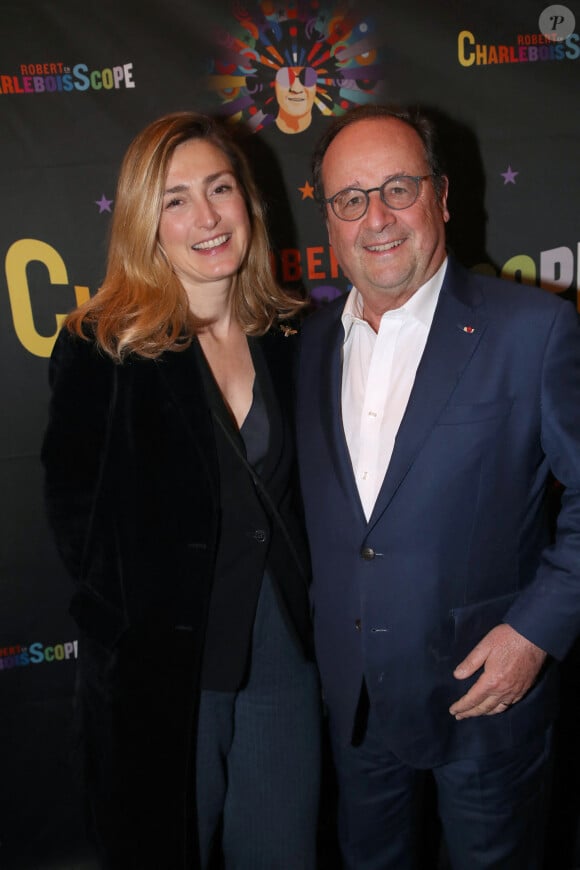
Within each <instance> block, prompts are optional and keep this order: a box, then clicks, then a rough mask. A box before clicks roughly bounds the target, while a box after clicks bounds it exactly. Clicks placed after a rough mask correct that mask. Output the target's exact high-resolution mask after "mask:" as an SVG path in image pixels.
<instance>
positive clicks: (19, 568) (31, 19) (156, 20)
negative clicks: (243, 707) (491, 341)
mask: <svg viewBox="0 0 580 870" xmlns="http://www.w3.org/2000/svg"><path fill="white" fill-rule="evenodd" d="M441 7H442V8H441ZM577 20H580V5H579V3H578V2H577V0H574V2H570V3H568V4H567V6H561V5H558V6H546V5H544V3H543V2H540V3H535V2H531V0H512V2H510V3H506V2H505V0H501V2H500V0H489V2H487V3H486V4H479V3H474V2H463V0H447V2H446V3H445V4H433V3H432V2H431V0H382V2H380V0H376V2H372V0H369V2H365V0H361V2H356V3H352V4H350V5H349V4H348V3H344V4H343V3H340V2H339V0H336V2H326V0H307V2H298V0H295V2H292V0H282V2H281V3H279V4H274V3H273V2H269V0H264V2H262V3H257V2H255V0H247V2H246V3H245V4H244V3H242V2H241V0H240V2H230V0H213V2H212V3H211V4H208V3H206V2H202V0H169V2H167V0H148V2H147V3H142V2H138V3H137V2H133V0H101V2H98V3H96V2H92V0H87V2H85V3H79V2H78V0H0V122H1V127H0V131H1V132H0V173H1V176H0V177H1V191H2V197H1V211H0V256H1V257H2V260H3V269H2V270H0V355H1V363H2V373H3V375H2V387H1V390H2V392H1V396H0V412H1V415H2V420H1V423H0V498H1V500H2V526H1V530H0V536H1V538H0V589H1V597H0V802H1V804H0V841H1V845H0V865H1V866H2V867H14V868H16V867H19V868H20V867H22V868H28V867H30V868H36V867H45V866H46V867H48V866H54V867H64V866H68V864H67V857H66V856H72V855H74V854H75V850H76V849H77V846H78V848H79V849H80V850H81V852H82V834H81V827H80V821H79V818H80V812H79V795H78V791H77V789H76V785H75V783H74V780H73V776H72V773H71V768H70V763H69V756H70V742H71V740H70V735H71V727H72V726H71V718H72V712H71V711H72V702H71V699H72V692H73V686H74V677H75V657H76V634H75V627H74V624H73V623H72V621H71V620H70V618H69V617H68V615H67V602H68V596H69V580H68V579H67V577H66V576H65V575H64V572H63V570H62V568H61V566H60V564H59V562H58V559H57V557H56V553H55V550H54V547H53V544H52V542H51V540H50V537H49V535H48V530H47V526H46V521H45V517H44V512H43V506H42V494H41V485H42V479H41V470H40V464H39V449H40V443H41V438H42V433H43V430H44V426H45V422H46V412H47V401H48V390H47V380H46V375H47V359H48V356H49V355H50V351H51V348H52V345H53V342H54V338H55V335H56V332H57V330H58V326H59V324H60V322H61V321H62V318H63V316H64V315H65V314H66V312H67V311H69V310H70V309H71V308H72V307H73V306H74V305H75V304H76V303H77V302H79V301H82V299H84V298H86V296H87V295H88V294H89V293H90V294H92V293H94V292H95V290H96V289H97V287H98V285H99V282H100V281H101V279H102V276H103V274H104V262H105V250H106V237H107V229H108V225H109V220H110V214H111V208H112V205H113V200H114V188H115V181H116V175H117V170H118V166H119V163H120V160H121V158H122V155H123V153H124V151H125V148H126V146H127V145H128V143H129V141H130V139H131V138H132V137H133V135H134V134H135V133H136V132H137V131H138V130H139V129H141V128H142V127H143V126H144V125H145V124H146V123H148V122H149V121H151V120H153V119H154V118H156V117H158V116H160V115H162V114H165V113H166V112H170V111H173V110H177V109H185V108H194V109H199V110H205V111H209V112H220V113H223V114H226V115H227V116H229V117H230V118H231V120H232V123H234V124H236V125H238V128H239V129H242V127H243V128H245V129H247V130H248V134H247V136H246V139H247V144H248V145H249V147H250V151H251V153H252V154H253V156H254V158H255V163H256V169H257V172H258V176H259V180H260V183H261V184H262V186H263V188H264V191H265V193H266V195H267V196H266V198H267V201H268V204H269V208H270V217H271V227H272V234H273V238H274V243H275V249H276V258H275V261H276V269H277V273H278V276H279V278H280V280H281V281H283V282H284V283H286V284H288V285H300V286H301V287H302V288H303V289H304V290H305V292H307V293H309V294H311V295H312V297H313V299H314V300H315V301H316V302H317V303H318V304H322V303H323V302H324V300H325V299H329V298H331V297H333V296H335V295H337V294H339V293H342V292H344V291H345V289H346V288H347V283H346V281H345V279H344V277H343V276H342V275H341V274H340V273H339V270H338V269H337V267H336V263H335V262H334V260H333V257H332V252H331V251H330V250H329V248H328V245H327V241H326V236H325V232H324V229H323V226H322V222H321V220H320V216H319V214H318V212H317V207H316V205H315V203H314V200H313V198H312V192H311V187H310V182H311V175H310V168H309V155H310V152H311V149H312V145H313V142H314V140H315V139H316V137H317V136H318V134H319V133H320V131H321V130H322V129H323V127H324V125H325V124H326V123H327V122H328V120H329V118H330V117H332V116H333V115H336V114H339V113H340V112H342V111H344V109H345V108H348V106H351V105H355V104H357V103H362V102H367V101H370V102H379V101H384V100H388V101H391V100H396V101H402V102H407V103H409V102H410V103H416V104H420V105H421V106H423V107H424V108H426V109H428V110H429V111H430V112H432V114H433V115H434V116H436V118H437V120H438V121H439V124H440V128H441V131H442V136H443V141H444V145H445V151H446V154H447V158H448V168H449V174H450V178H451V196H450V209H451V213H452V220H451V223H450V226H449V242H450V245H451V246H452V247H453V249H454V250H455V251H456V253H457V255H458V256H459V258H460V259H461V260H462V261H463V262H464V263H465V265H467V266H468V267H471V268H475V269H480V270H488V271H492V272H495V273H498V274H502V275H504V276H505V277H507V278H509V279H513V280H519V281H523V282H525V283H529V284H540V285H542V286H544V287H546V288H547V289H549V290H551V291H552V292H556V293H560V294H561V295H563V296H566V297H568V298H570V299H572V300H574V301H575V302H577V300H578V299H580V297H579V292H580V231H579V224H578V196H579V193H580V184H579V181H580V161H579V160H578V154H579V152H580V112H579V111H578V108H579V105H578V97H579V94H580V88H579V82H580V77H579V72H580V37H579V36H578V26H577V24H576V22H577ZM554 28H555V37H556V40H555V41H552V40H550V39H548V38H546V36H545V33H546V32H548V30H550V29H554ZM282 64H285V65H288V64H290V65H311V66H312V67H313V68H314V69H315V70H316V73H317V91H316V99H315V103H314V106H313V110H312V122H311V124H310V126H309V127H308V128H307V129H306V130H305V131H304V132H301V133H296V134H288V133H282V132H280V131H279V130H278V128H277V126H276V124H275V122H274V118H275V116H276V112H277V105H276V101H275V99H274V97H273V90H272V85H271V82H272V76H273V72H272V70H274V71H275V68H276V66H280V65H282ZM515 338H516V340H517V337H515ZM159 655H163V650H162V649H160V650H159ZM566 667H567V673H568V683H567V685H568V686H569V687H570V691H569V692H568V694H566V696H565V703H566V705H567V706H566V715H565V716H564V718H563V720H562V728H563V732H564V737H563V738H561V741H560V746H561V747H563V749H562V752H563V753H564V755H563V757H564V770H565V775H566V783H567V784H565V783H564V779H563V774H559V777H558V779H557V785H558V788H557V790H556V798H555V818H557V821H558V831H557V836H554V839H553V847H554V848H555V846H554V844H555V843H556V841H557V842H558V844H559V846H558V854H557V856H556V851H553V852H552V858H551V863H550V868H556V867H558V866H561V867H563V868H564V867H565V868H568V867H572V866H573V859H572V853H573V838H574V833H575V826H576V804H575V799H574V796H573V794H572V792H574V793H577V792H578V791H579V788H578V785H579V783H578V777H577V775H576V770H577V761H576V756H575V733H574V732H575V729H576V728H577V725H578V716H577V713H576V695H577V688H578V687H577V683H578V678H577V673H578V672H577V668H576V667H575V663H574V660H573V658H571V659H570V660H569V662H568V663H567V665H566ZM569 789H571V790H572V792H570V793H568V790H569ZM51 861H54V864H51V863H50V862H51Z"/></svg>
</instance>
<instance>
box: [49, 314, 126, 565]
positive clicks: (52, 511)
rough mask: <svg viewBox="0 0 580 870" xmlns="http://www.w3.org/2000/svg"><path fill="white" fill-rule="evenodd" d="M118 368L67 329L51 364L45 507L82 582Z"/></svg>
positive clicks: (63, 554)
mask: <svg viewBox="0 0 580 870" xmlns="http://www.w3.org/2000/svg"><path fill="white" fill-rule="evenodd" d="M116 368H117V367H116V365H115V363H114V362H113V361H112V360H110V359H109V358H108V357H105V356H104V355H102V354H100V353H99V351H98V350H97V348H96V347H95V345H94V343H93V342H92V341H85V340H83V339H81V338H78V337H76V336H73V335H71V333H69V332H68V331H67V330H66V328H65V329H64V330H63V331H61V333H60V335H59V337H58V339H57V341H56V344H55V347H54V350H53V353H52V356H51V359H50V364H49V384H50V389H51V399H50V406H49V418H48V426H47V429H46V433H45V436H44V441H43V445H42V451H41V460H42V463H43V466H44V472H45V476H44V492H45V503H46V508H47V513H48V519H49V523H50V526H51V528H52V532H53V535H54V538H55V541H56V545H57V548H58V551H59V553H60V555H61V558H62V560H63V562H64V564H65V566H66V568H67V570H68V571H69V573H70V574H71V575H72V576H73V578H75V579H77V580H78V579H79V578H80V576H81V573H82V562H83V552H84V548H85V545H86V541H87V539H88V536H89V530H90V525H91V520H92V515H93V512H94V507H95V501H96V495H97V492H98V490H99V484H100V480H101V477H102V473H103V467H104V463H105V460H106V456H107V442H108V440H109V438H110V430H111V420H112V408H113V404H114V398H115V384H116V380H117V379H116Z"/></svg>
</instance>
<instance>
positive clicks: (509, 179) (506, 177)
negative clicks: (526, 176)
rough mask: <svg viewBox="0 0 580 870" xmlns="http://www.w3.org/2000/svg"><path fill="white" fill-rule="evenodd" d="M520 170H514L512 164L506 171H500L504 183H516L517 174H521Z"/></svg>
mask: <svg viewBox="0 0 580 870" xmlns="http://www.w3.org/2000/svg"><path fill="white" fill-rule="evenodd" d="M519 174H520V173H519V172H514V170H513V169H512V168H511V166H508V168H507V169H506V171H505V172H500V175H503V183H504V184H515V183H516V175H519Z"/></svg>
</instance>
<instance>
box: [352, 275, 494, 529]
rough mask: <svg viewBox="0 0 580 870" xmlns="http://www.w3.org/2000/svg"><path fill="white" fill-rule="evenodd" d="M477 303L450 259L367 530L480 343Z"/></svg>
mask: <svg viewBox="0 0 580 870" xmlns="http://www.w3.org/2000/svg"><path fill="white" fill-rule="evenodd" d="M458 272H461V275H460V277H459V275H458V274H457V273H458ZM480 302H481V299H480V296H479V293H478V292H475V293H474V292H472V290H471V288H470V282H469V273H468V272H463V270H460V269H459V268H458V267H457V266H456V265H455V264H453V263H452V262H451V261H450V263H449V265H448V269H447V274H446V277H445V281H444V283H443V287H442V289H441V295H440V297H439V302H438V305H437V309H436V311H435V316H434V318H433V324H432V327H431V330H430V333H429V338H428V339H427V344H426V346H425V351H424V353H423V357H422V359H421V362H420V364H419V368H418V370H417V376H416V378H415V383H414V385H413V389H412V390H411V395H410V397H409V403H408V405H407V409H406V411H405V414H404V416H403V420H402V421H401V425H400V427H399V431H398V433H397V438H396V440H395V446H394V450H393V455H392V457H391V462H390V464H389V467H388V469H387V473H386V475H385V480H384V482H383V485H382V487H381V491H380V493H379V496H378V498H377V501H376V504H375V507H374V510H373V513H372V516H371V518H370V521H369V526H372V525H374V523H376V522H377V520H378V519H379V517H380V516H381V514H382V513H383V512H384V511H385V510H386V508H387V507H388V505H389V503H390V501H391V499H392V498H393V496H394V495H395V493H396V492H397V490H398V488H399V487H400V486H401V484H402V482H403V481H404V479H405V476H406V474H407V472H408V471H409V469H410V468H411V466H412V464H413V462H414V460H415V457H416V456H417V454H418V452H419V451H420V450H421V447H422V445H423V443H424V442H425V440H426V439H427V438H428V437H429V434H430V433H431V430H432V429H433V426H434V425H435V424H436V422H437V419H438V417H439V415H440V414H441V412H442V411H443V409H444V407H445V405H446V404H447V402H448V401H449V398H450V397H451V395H452V393H453V391H454V389H455V387H456V385H457V383H458V382H459V380H460V378H461V377H462V375H463V372H464V369H465V368H466V366H467V364H468V362H469V360H470V358H471V356H472V355H473V353H474V352H475V350H476V348H477V345H478V344H479V342H480V340H481V337H482V335H483V333H484V331H485V327H486V318H485V315H484V313H483V311H482V310H481V309H480V307H479V306H480Z"/></svg>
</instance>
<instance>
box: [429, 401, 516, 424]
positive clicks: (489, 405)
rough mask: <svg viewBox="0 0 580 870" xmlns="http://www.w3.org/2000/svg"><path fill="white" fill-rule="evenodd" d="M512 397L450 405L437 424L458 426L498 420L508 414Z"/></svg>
mask: <svg viewBox="0 0 580 870" xmlns="http://www.w3.org/2000/svg"><path fill="white" fill-rule="evenodd" d="M512 405H513V399H510V398H506V399H499V400H496V401H493V402H473V403H468V404H457V405H450V406H449V407H447V408H446V409H445V410H444V411H443V413H442V414H441V416H440V417H439V420H438V421H437V422H438V425H439V426H459V425H466V424H470V423H472V424H476V423H485V422H487V421H489V422H490V423H492V424H493V421H494V420H496V421H500V420H502V419H504V418H505V417H507V416H509V414H510V411H511V409H512Z"/></svg>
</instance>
